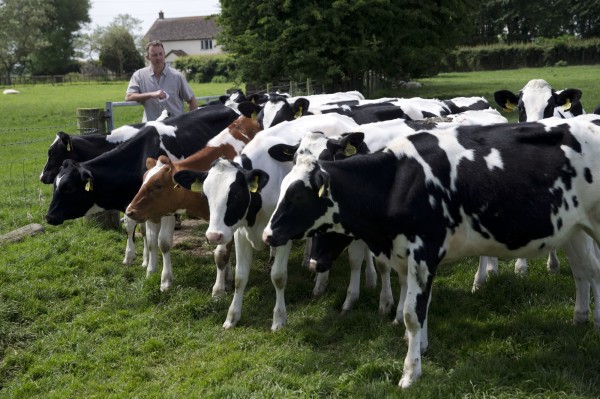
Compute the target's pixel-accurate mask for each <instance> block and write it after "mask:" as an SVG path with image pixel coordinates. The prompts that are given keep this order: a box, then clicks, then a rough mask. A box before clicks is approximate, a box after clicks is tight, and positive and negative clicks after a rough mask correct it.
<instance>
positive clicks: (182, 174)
mask: <svg viewBox="0 0 600 399" xmlns="http://www.w3.org/2000/svg"><path fill="white" fill-rule="evenodd" d="M206 176H208V172H206V171H200V172H196V171H193V170H182V171H179V172H177V173H175V174H174V175H173V180H175V183H177V184H179V185H181V186H182V187H185V188H187V189H188V190H191V191H194V192H202V183H204V180H206Z"/></svg>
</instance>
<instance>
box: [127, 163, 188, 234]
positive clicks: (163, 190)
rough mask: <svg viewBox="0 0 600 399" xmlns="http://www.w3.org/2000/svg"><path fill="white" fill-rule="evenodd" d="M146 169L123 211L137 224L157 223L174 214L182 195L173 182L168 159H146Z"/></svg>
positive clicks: (181, 191) (171, 166)
mask: <svg viewBox="0 0 600 399" xmlns="http://www.w3.org/2000/svg"><path fill="white" fill-rule="evenodd" d="M146 168H147V169H148V170H147V171H146V173H145V174H144V182H143V183H142V186H141V187H140V190H139V191H138V193H137V194H136V195H135V197H134V198H133V200H131V203H130V204H129V206H128V207H127V209H126V210H125V214H126V215H127V216H128V217H129V218H131V219H133V220H135V221H136V222H138V223H142V222H145V221H146V220H153V221H158V220H160V218H161V217H163V216H165V215H167V214H169V213H173V212H175V211H176V210H177V209H179V207H180V206H179V204H180V203H181V198H182V196H183V195H184V193H183V189H182V188H181V187H178V186H176V184H175V183H174V182H173V173H174V171H173V168H174V167H173V162H172V161H171V160H170V159H169V157H167V156H164V155H161V156H160V157H159V158H158V159H154V158H148V159H147V160H146Z"/></svg>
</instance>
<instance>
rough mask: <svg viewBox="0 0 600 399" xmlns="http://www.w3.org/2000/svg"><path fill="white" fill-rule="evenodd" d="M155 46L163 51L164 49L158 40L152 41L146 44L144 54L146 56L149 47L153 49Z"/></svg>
mask: <svg viewBox="0 0 600 399" xmlns="http://www.w3.org/2000/svg"><path fill="white" fill-rule="evenodd" d="M155 46H160V47H162V49H163V51H164V49H165V46H163V44H162V42H161V41H160V40H152V41H150V42H148V44H146V54H148V52H149V51H150V47H155Z"/></svg>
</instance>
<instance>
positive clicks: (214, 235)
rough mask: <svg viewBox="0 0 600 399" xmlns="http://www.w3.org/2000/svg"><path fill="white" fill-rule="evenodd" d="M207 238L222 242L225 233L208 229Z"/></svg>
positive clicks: (215, 242)
mask: <svg viewBox="0 0 600 399" xmlns="http://www.w3.org/2000/svg"><path fill="white" fill-rule="evenodd" d="M206 239H207V240H208V241H209V242H210V243H213V244H222V241H223V233H219V232H214V231H207V232H206Z"/></svg>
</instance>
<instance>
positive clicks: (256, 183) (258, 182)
mask: <svg viewBox="0 0 600 399" xmlns="http://www.w3.org/2000/svg"><path fill="white" fill-rule="evenodd" d="M246 182H247V183H248V191H250V192H251V193H259V192H260V191H261V190H262V189H263V188H264V187H265V186H266V185H267V183H268V182H269V175H268V174H267V173H266V172H264V171H262V170H260V169H253V170H251V171H249V172H247V173H246Z"/></svg>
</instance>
